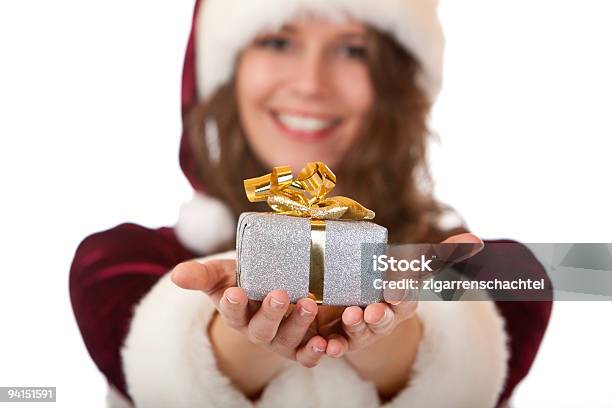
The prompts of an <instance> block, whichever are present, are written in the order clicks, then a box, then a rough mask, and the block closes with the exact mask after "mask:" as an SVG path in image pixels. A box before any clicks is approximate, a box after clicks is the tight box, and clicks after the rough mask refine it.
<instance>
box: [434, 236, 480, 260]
mask: <svg viewBox="0 0 612 408" xmlns="http://www.w3.org/2000/svg"><path fill="white" fill-rule="evenodd" d="M441 244H471V245H458V246H457V247H455V253H454V254H453V256H452V257H450V256H449V260H451V261H452V262H453V263H456V262H461V261H463V260H465V259H468V258H471V257H472V256H474V255H476V254H477V253H478V252H480V251H482V249H483V248H484V242H483V241H482V240H481V239H480V238H478V237H477V236H476V235H474V234H471V233H469V232H466V233H463V234H457V235H453V236H451V237H448V238H447V239H445V240H444V241H442V242H441Z"/></svg>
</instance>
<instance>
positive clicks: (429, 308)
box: [385, 300, 510, 408]
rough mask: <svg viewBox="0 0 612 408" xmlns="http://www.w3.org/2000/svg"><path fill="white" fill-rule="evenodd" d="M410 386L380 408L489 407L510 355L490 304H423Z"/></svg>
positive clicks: (500, 320)
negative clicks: (419, 335) (419, 336)
mask: <svg viewBox="0 0 612 408" xmlns="http://www.w3.org/2000/svg"><path fill="white" fill-rule="evenodd" d="M417 316H418V317H419V319H420V320H421V323H422V324H423V338H422V339H421V344H420V345H419V350H418V352H417V356H416V360H415V363H414V365H413V367H412V371H413V374H412V376H411V380H410V384H409V385H408V387H406V388H405V389H404V390H402V391H401V392H400V394H398V395H397V397H396V398H395V399H394V400H392V401H390V402H389V403H388V404H387V405H385V407H386V408H387V407H388V408H391V407H409V406H410V407H412V406H414V407H432V408H434V407H457V408H480V407H482V408H491V407H494V406H495V403H496V401H497V398H498V397H499V395H500V393H501V392H502V390H503V386H504V382H505V379H506V374H507V361H508V358H509V356H510V352H509V350H508V346H507V336H506V333H505V330H504V320H503V318H502V317H501V315H500V313H499V312H498V310H497V308H496V306H495V303H494V302H492V301H490V300H483V301H455V302H448V301H447V302H443V301H423V302H420V303H419V308H418V310H417Z"/></svg>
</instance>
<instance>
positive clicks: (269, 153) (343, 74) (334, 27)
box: [236, 17, 374, 172]
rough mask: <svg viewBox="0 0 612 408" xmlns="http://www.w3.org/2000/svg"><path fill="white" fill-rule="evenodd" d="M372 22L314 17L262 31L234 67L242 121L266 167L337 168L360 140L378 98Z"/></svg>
mask: <svg viewBox="0 0 612 408" xmlns="http://www.w3.org/2000/svg"><path fill="white" fill-rule="evenodd" d="M365 34H366V27H365V26H364V25H362V24H361V23H358V22H355V21H347V22H342V23H333V22H330V21H327V20H323V19H319V18H314V17H310V18H308V19H300V20H296V21H293V22H292V23H290V24H287V25H285V26H283V27H282V29H281V30H279V31H277V32H267V33H264V34H262V35H261V36H259V37H257V38H256V39H255V40H254V41H253V43H252V44H251V45H249V46H248V47H247V48H246V49H245V50H244V52H243V53H242V55H241V57H240V59H239V62H238V67H237V72H236V84H237V100H238V109H239V112H240V120H241V122H242V126H243V128H244V130H245V133H246V137H247V140H248V143H249V145H250V146H251V148H252V149H253V151H254V152H255V154H256V155H257V157H258V158H259V159H260V160H261V161H262V162H263V163H264V164H266V165H267V166H269V167H272V166H281V165H289V166H291V168H292V169H293V171H294V172H297V171H299V170H300V169H301V168H302V167H303V166H304V165H305V164H306V163H307V162H309V161H323V162H325V163H326V164H328V165H329V166H330V167H332V168H333V165H334V164H335V163H337V162H338V161H339V160H340V158H341V157H342V155H343V154H344V153H345V152H346V150H347V149H348V148H349V146H350V145H351V144H352V143H353V142H354V141H355V139H356V138H357V136H358V134H359V133H360V131H361V129H362V128H363V126H364V122H365V120H366V117H367V115H368V113H369V112H370V110H371V108H372V104H373V100H374V91H373V88H372V84H371V80H370V76H369V72H368V67H367V64H366V55H365V53H366V48H365V46H366V37H365Z"/></svg>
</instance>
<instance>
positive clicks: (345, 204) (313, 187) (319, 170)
mask: <svg viewBox="0 0 612 408" xmlns="http://www.w3.org/2000/svg"><path fill="white" fill-rule="evenodd" d="M335 186H336V176H335V175H334V173H332V171H331V170H330V169H329V167H327V166H326V165H325V164H324V163H322V162H310V163H308V164H307V165H306V167H304V168H303V169H302V170H301V171H300V172H299V174H298V175H297V177H295V178H294V177H293V174H292V173H291V168H290V167H289V166H279V167H274V168H273V169H272V173H269V174H266V175H265V176H261V177H255V178H251V179H247V180H244V190H245V191H246V195H247V198H248V199H249V201H250V202H252V203H253V202H258V201H266V202H267V203H268V205H269V206H270V208H272V209H273V210H274V211H275V212H277V213H278V214H284V215H292V216H296V217H305V218H311V219H314V220H340V219H343V220H371V219H373V218H374V215H375V214H374V211H372V210H369V209H367V208H365V207H364V206H363V205H361V204H359V203H358V202H357V201H355V200H352V199H350V198H348V197H344V196H335V197H327V194H328V193H329V192H330V191H331V190H332V189H333V188H334V187H335Z"/></svg>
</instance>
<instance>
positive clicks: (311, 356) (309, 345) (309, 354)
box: [295, 336, 327, 367]
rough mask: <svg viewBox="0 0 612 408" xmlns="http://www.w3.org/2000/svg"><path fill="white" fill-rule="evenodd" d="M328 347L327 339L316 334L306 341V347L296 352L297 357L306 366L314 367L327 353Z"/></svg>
mask: <svg viewBox="0 0 612 408" xmlns="http://www.w3.org/2000/svg"><path fill="white" fill-rule="evenodd" d="M326 348H327V341H326V340H325V339H324V338H323V337H321V336H314V337H313V338H311V339H310V340H308V342H306V344H305V345H304V347H301V348H300V349H298V351H297V352H296V353H295V359H296V360H297V362H298V363H300V364H302V365H303V366H304V367H314V366H316V365H317V364H318V363H319V361H320V360H321V357H323V356H324V355H325V349H326Z"/></svg>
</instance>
